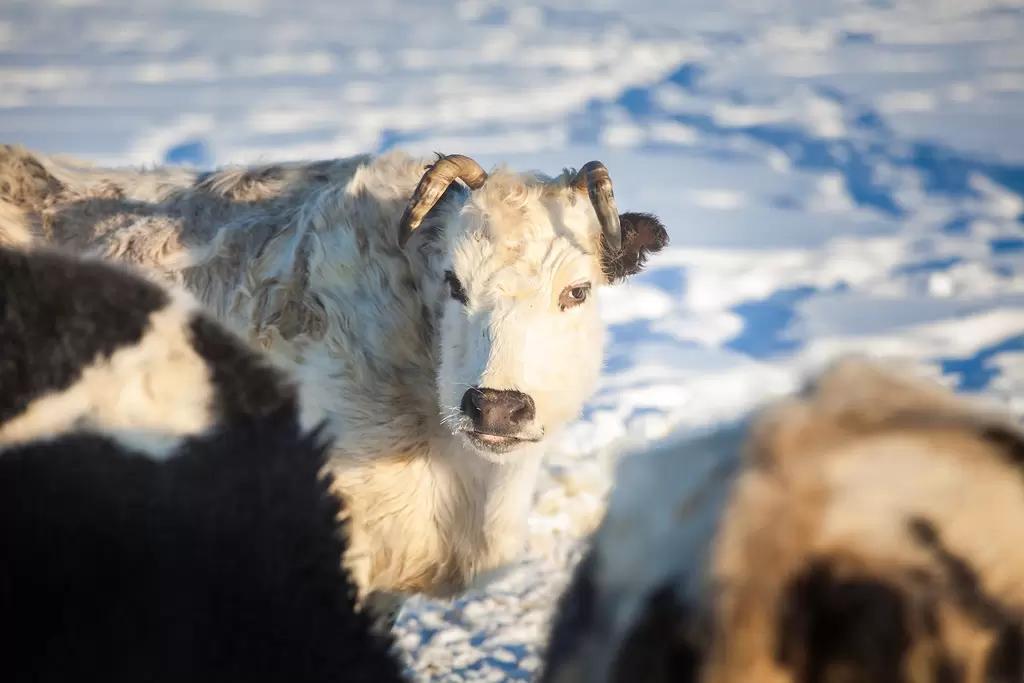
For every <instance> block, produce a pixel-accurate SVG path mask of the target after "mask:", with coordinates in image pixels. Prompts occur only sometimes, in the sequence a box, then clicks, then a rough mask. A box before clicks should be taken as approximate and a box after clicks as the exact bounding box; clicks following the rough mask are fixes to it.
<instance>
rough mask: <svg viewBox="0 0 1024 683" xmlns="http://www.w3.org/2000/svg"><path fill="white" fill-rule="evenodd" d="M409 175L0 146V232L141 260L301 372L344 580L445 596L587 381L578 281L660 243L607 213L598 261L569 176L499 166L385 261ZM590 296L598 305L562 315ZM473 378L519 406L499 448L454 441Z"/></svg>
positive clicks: (413, 166)
mask: <svg viewBox="0 0 1024 683" xmlns="http://www.w3.org/2000/svg"><path fill="white" fill-rule="evenodd" d="M427 166H428V163H427V162H425V161H424V160H422V159H413V158H410V157H408V156H406V155H404V154H401V153H398V152H395V153H390V154H387V155H384V156H380V157H376V158H370V157H355V158H351V159H342V160H335V161H324V162H312V163H301V164H287V165H271V166H262V167H252V168H240V169H227V170H222V171H217V172H215V173H210V174H204V175H202V176H195V175H191V176H189V175H185V176H177V177H172V176H171V175H169V174H168V173H167V172H163V171H157V172H148V173H143V172H135V173H131V172H125V171H108V170H105V169H90V168H86V167H82V166H74V165H70V164H68V163H67V162H60V161H57V160H54V159H46V158H42V157H34V156H32V155H30V154H28V153H26V152H24V151H21V150H17V149H11V148H6V149H3V150H0V241H4V240H6V241H8V242H12V243H15V242H16V243H22V244H24V243H26V242H27V243H28V244H29V245H30V246H31V245H40V244H45V245H56V246H63V247H68V248H72V249H75V250H78V251H83V252H88V253H92V254H96V255H99V256H103V257H105V258H113V259H118V260H122V261H127V262H131V263H133V264H136V265H138V266H141V267H143V268H145V269H147V270H148V271H149V272H150V273H152V274H153V275H154V276H157V277H162V278H165V279H167V280H170V281H173V282H177V283H181V284H183V285H185V286H186V287H187V288H188V289H189V290H191V291H192V292H193V293H194V294H195V295H196V296H197V297H198V298H199V299H200V300H201V301H202V303H203V304H205V305H206V306H207V307H208V308H209V309H210V310H211V311H213V312H214V313H215V315H216V316H217V317H218V318H219V319H220V320H222V321H224V322H225V323H227V324H228V325H229V326H231V327H232V328H234V329H235V330H236V331H238V332H240V333H241V334H242V335H243V336H244V337H246V338H247V339H248V340H249V341H250V342H251V343H252V344H254V345H255V346H257V347H259V348H264V349H269V350H270V351H271V352H272V354H273V356H274V357H275V358H276V360H277V361H278V362H279V363H281V364H282V365H284V366H285V367H287V368H289V369H291V370H292V371H294V373H295V374H297V375H298V376H299V377H300V378H301V380H302V381H301V390H302V392H303V399H304V400H303V407H304V409H305V410H307V413H306V414H305V415H304V422H305V424H313V423H316V422H317V421H319V420H322V419H325V420H326V421H327V424H328V429H329V431H330V433H331V435H332V436H333V438H334V447H333V449H332V450H331V464H330V469H331V472H332V474H333V476H334V478H335V481H336V485H337V488H338V490H339V491H341V492H342V494H343V495H344V496H345V497H346V498H347V507H348V509H349V510H350V512H351V515H352V520H353V524H352V534H353V535H352V550H351V552H350V555H349V558H348V560H349V564H350V566H351V567H352V569H353V571H354V572H355V575H356V577H357V579H358V582H359V585H360V586H361V587H362V588H364V589H365V590H367V591H413V592H416V591H422V592H428V593H432V594H435V595H451V594H453V593H455V592H457V591H459V590H461V589H462V588H463V587H465V586H466V584H467V583H468V582H469V581H470V580H472V579H473V578H474V577H475V576H477V575H479V574H481V573H483V572H487V571H488V570H491V569H495V568H497V567H500V566H501V565H503V564H504V563H506V562H508V561H510V560H513V559H515V558H516V557H517V555H518V553H519V552H520V550H521V548H522V543H523V540H524V536H525V522H526V515H527V511H528V508H529V505H530V502H531V499H532V495H533V489H534V485H535V480H536V475H537V471H538V469H539V466H540V458H541V455H542V453H543V450H544V444H545V442H546V441H547V439H548V438H549V437H550V435H551V434H552V433H554V432H556V431H557V430H558V429H559V428H560V427H562V426H563V425H564V424H565V423H566V422H568V421H569V420H571V419H572V418H573V417H574V416H575V415H576V414H577V413H578V411H579V410H580V408H581V407H582V404H583V402H584V400H585V399H586V397H587V396H588V395H589V394H590V393H591V391H592V389H593V387H594V385H595V383H596V380H597V377H598V374H599V370H600V365H601V357H602V347H603V337H604V330H603V327H602V324H601V322H600V318H599V316H598V310H597V305H596V303H597V302H596V294H597V290H598V289H599V288H600V287H601V286H603V285H605V284H608V283H609V282H611V281H617V280H619V279H621V278H623V277H625V276H628V275H629V274H631V273H635V272H637V271H638V270H639V269H640V268H641V267H642V265H643V262H644V259H645V257H646V255H647V254H648V253H650V252H654V251H657V250H659V249H660V248H661V247H662V246H664V244H665V241H666V237H665V231H664V228H663V227H662V226H661V224H660V223H658V221H657V220H656V219H654V218H653V217H651V216H647V215H641V214H624V215H623V216H622V225H623V230H624V235H623V237H624V240H623V243H624V245H625V246H624V248H623V251H622V252H617V253H614V254H611V253H607V251H606V250H604V249H603V246H602V239H601V230H600V227H599V225H598V221H597V216H596V214H595V212H594V210H593V207H592V206H591V204H590V201H589V199H588V198H587V197H586V195H585V194H580V193H579V192H576V191H574V190H572V189H571V188H570V187H569V179H570V178H571V177H572V173H571V172H570V171H566V172H565V173H563V174H562V175H560V176H559V177H557V178H547V177H543V176H540V175H537V174H521V173H513V172H510V171H508V170H506V169H497V170H495V171H494V172H492V173H491V175H490V177H489V178H488V179H487V181H486V182H485V183H484V184H483V186H482V187H480V188H479V189H478V190H474V191H469V190H468V189H467V188H465V187H462V186H459V185H458V184H456V185H452V186H451V187H449V189H448V191H447V192H445V193H444V196H443V197H442V199H441V200H440V201H439V202H438V204H437V205H436V206H435V207H434V209H433V210H432V211H431V212H430V213H429V214H428V215H427V216H426V218H425V219H424V221H423V223H422V226H421V227H420V228H419V230H417V231H416V232H415V233H414V234H413V235H412V237H411V239H410V240H409V242H408V243H407V244H406V246H405V248H404V249H403V248H401V247H400V246H399V243H398V224H399V219H400V217H401V215H402V212H403V210H404V208H405V206H406V204H407V202H408V201H409V198H410V196H411V195H412V192H413V189H414V188H415V186H416V185H417V183H418V181H419V179H420V177H421V176H422V175H423V173H424V170H425V168H427ZM5 187H6V188H8V189H7V190H6V191H5V190H4V188H5ZM5 205H6V206H7V207H8V209H7V210H6V211H5V210H3V209H2V207H4V206H5ZM9 215H10V216H14V217H15V219H13V220H11V219H7V218H6V217H7V216H9ZM446 273H451V276H450V277H449V278H448V283H456V284H457V286H455V285H453V284H446V280H445V274H446ZM588 284H589V285H591V286H592V288H593V290H594V294H595V296H591V297H590V299H588V300H586V301H584V302H583V303H581V304H580V305H576V306H573V307H571V308H566V307H564V306H561V305H560V304H559V302H560V300H561V299H562V297H563V295H564V293H565V292H566V291H568V290H570V289H572V288H573V287H576V286H585V285H588ZM476 386H479V387H485V388H489V389H497V390H516V391H520V392H522V393H524V394H527V395H529V396H530V398H531V399H532V400H533V402H534V406H535V411H534V416H533V419H532V420H530V421H529V422H528V423H526V424H523V425H521V432H520V433H519V434H518V435H517V436H518V437H520V438H521V440H520V441H518V442H517V445H518V447H516V448H514V449H511V450H509V451H508V452H503V451H498V450H496V449H491V448H487V447H484V445H481V444H480V443H478V442H475V441H473V440H472V439H471V438H470V437H469V436H468V434H467V433H468V431H469V430H470V429H471V422H470V420H469V418H468V417H467V416H466V415H465V414H463V413H462V411H461V409H460V405H461V399H462V396H463V394H464V393H465V392H466V391H467V389H469V388H470V387H476Z"/></svg>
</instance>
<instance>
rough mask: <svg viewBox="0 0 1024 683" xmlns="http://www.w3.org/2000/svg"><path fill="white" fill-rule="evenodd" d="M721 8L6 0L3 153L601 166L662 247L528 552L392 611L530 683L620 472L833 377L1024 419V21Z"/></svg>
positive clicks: (454, 663)
mask: <svg viewBox="0 0 1024 683" xmlns="http://www.w3.org/2000/svg"><path fill="white" fill-rule="evenodd" d="M724 4H726V3H723V2H721V1H720V0H693V1H691V2H679V3H669V2H663V1H662V0H631V1H630V2H621V3H617V2H588V3H579V5H575V4H574V3H569V2H562V1H560V0H541V1H540V2H534V3H530V4H518V3H516V4H515V6H514V7H513V3H503V2H483V1H477V0H464V1H462V2H448V1H445V0H431V1H426V2H424V1H420V2H413V1H412V0H402V1H401V2H398V1H392V2H387V1H379V0H378V1H374V2H360V3H350V2H340V1H339V2H334V1H326V0H325V1H323V2H306V3H301V4H300V3H293V2H288V1H287V0H231V1H230V2H225V3H221V4H220V6H219V8H218V9H212V8H211V6H212V3H207V2H205V1H203V2H199V1H198V0H179V1H177V2H173V3H172V2H167V3H156V2H152V1H151V0H133V1H132V2H110V1H108V0H103V1H102V2H93V1H92V0H62V1H60V2H57V3H53V2H49V1H46V2H44V1H42V0H5V2H4V3H3V4H2V5H0V138H2V140H3V141H6V142H19V143H22V144H25V145H27V146H29V147H32V148H36V149H38V150H42V151H49V152H67V153H74V154H78V155H82V156H86V157H89V158H93V159H95V160H97V161H100V162H105V163H156V162H180V163H192V164H196V165H200V166H209V165H214V164H221V163H228V162H244V161H253V160H258V159H264V160H271V159H282V158H299V157H330V156H337V155H345V154H350V153H355V152H362V151H373V150H381V149H386V148H389V147H394V146H402V147H406V148H410V149H412V150H418V151H432V150H442V151H445V152H462V153H468V154H472V155H474V156H476V157H477V158H478V159H480V160H481V161H482V162H484V164H485V166H486V165H490V164H493V163H497V162H498V161H507V162H508V163H509V164H510V165H511V166H513V167H515V168H540V169H542V170H545V171H548V172H552V173H553V172H557V171H559V170H560V169H561V168H562V167H563V166H579V165H581V164H582V163H583V162H585V161H587V160H589V159H591V158H600V159H602V160H603V161H605V163H606V164H607V165H608V167H609V168H610V169H611V172H612V177H613V179H614V180H615V183H616V191H617V197H618V201H619V206H620V207H622V208H623V209H634V210H646V211H653V212H655V213H658V214H659V215H660V216H662V218H663V219H664V220H665V222H666V223H667V224H668V226H669V228H670V232H671V235H672V240H673V245H672V247H671V248H670V249H669V250H668V251H667V252H665V253H663V254H662V255H660V256H659V257H658V258H656V259H654V260H652V262H651V267H650V269H649V270H648V271H647V272H646V273H645V274H644V275H643V276H641V277H639V278H636V279H635V280H634V281H633V282H632V283H631V284H628V285H624V286H622V287H621V288H619V289H616V290H613V291H608V292H607V296H605V298H604V301H603V302H602V305H603V310H604V311H605V312H606V317H607V320H608V323H609V324H610V326H611V340H612V341H611V344H610V347H609V349H608V353H607V372H606V376H605V379H604V381H603V384H602V386H601V389H600V391H599V392H598V394H597V395H596V396H595V397H594V399H593V400H592V401H591V402H590V403H589V405H588V407H587V409H586V411H585V414H584V416H583V418H582V419H581V420H580V421H579V422H578V423H577V424H575V425H573V426H572V428H571V429H569V430H568V431H567V433H566V434H565V435H564V438H562V439H561V440H560V442H559V443H558V444H557V448H556V452H555V453H553V454H552V457H551V459H550V460H549V464H548V467H547V469H546V471H545V473H544V477H543V480H542V482H541V486H540V489H539V493H538V501H537V506H536V511H535V514H534V515H533V518H532V537H531V551H530V554H529V556H528V557H527V558H525V559H524V561H523V563H522V565H521V566H518V567H516V568H514V569H513V570H512V572H511V573H510V574H509V575H508V576H506V577H505V578H503V579H502V580H500V581H498V582H496V583H494V584H492V585H490V586H488V587H487V588H486V589H484V590H483V591H481V592H476V593H472V594H471V595H469V596H468V597H466V598H464V599H462V600H458V601H456V602H454V603H451V604H447V603H437V602H430V601H417V602H416V603H415V604H414V605H412V606H411V608H409V609H407V611H406V613H405V615H404V616H403V618H402V621H401V623H400V643H401V645H402V647H403V648H404V649H405V650H406V651H407V652H408V653H410V656H411V661H412V662H413V664H412V666H413V667H414V669H415V670H416V672H417V673H418V674H419V675H420V676H421V677H422V678H424V679H434V680H446V681H447V680H461V679H465V680H505V679H512V680H527V679H529V678H530V675H531V673H530V672H532V671H534V670H535V669H536V667H537V665H538V661H539V660H538V650H537V648H538V644H539V643H540V642H541V641H542V639H543V635H544V632H545V628H546V626H545V624H546V619H547V616H548V613H549V610H550V608H551V606H552V604H553V602H554V599H555V597H556V596H557V595H558V593H559V591H560V590H561V586H562V583H563V582H564V580H565V578H566V572H567V567H568V566H569V564H570V563H571V561H572V559H573V557H574V553H575V552H576V549H577V541H576V539H578V538H579V537H581V536H582V535H584V534H585V533H586V532H587V531H588V530H589V529H590V528H591V527H592V526H593V525H594V524H595V523H596V522H597V521H598V519H599V517H600V513H601V509H602V504H603V503H602V500H603V495H604V493H605V492H606V491H607V489H608V487H609V486H610V483H611V477H612V474H613V472H614V464H615V462H616V459H617V457H618V456H619V455H620V454H622V453H624V452H626V451H629V450H633V449H635V448H639V447H642V446H643V445H644V444H648V443H650V442H653V441H656V440H659V439H662V438H664V437H665V435H666V434H668V433H670V432H673V431H676V430H686V429H692V428H695V427H699V426H702V425H707V424H711V423H714V422H716V421H720V420H723V419H728V418H731V417H734V416H736V415H737V414H739V413H740V412H742V411H745V410H747V409H749V408H750V407H752V406H754V405H756V404H757V403H758V402H760V401H762V400H764V399H765V398H766V397H768V396H771V395H774V394H777V393H779V392H782V391H786V390H788V389H790V388H792V387H793V386H794V384H795V382H796V381H797V378H798V377H799V375H800V374H801V373H803V372H806V371H807V370H808V369H810V368H814V367H817V366H818V365H820V364H821V363H822V362H824V361H825V360H826V359H828V358H830V357H832V356H833V355H834V354H836V353H838V352H841V351H846V350H858V351H865V352H880V353H886V354H895V355H899V356H904V357H907V358H909V359H912V360H915V361H920V362H922V363H925V364H927V365H929V366H930V367H932V368H933V369H934V372H935V373H936V375H937V376H938V375H941V376H943V377H944V378H945V380H946V381H948V382H950V383H951V384H952V385H954V386H956V387H958V388H959V389H961V390H963V391H968V392H982V393H985V394H989V395H991V396H994V397H996V398H997V399H999V400H1002V401H1003V402H1004V403H1006V404H1008V405H1010V406H1011V407H1012V408H1013V409H1014V410H1015V411H1016V412H1017V413H1018V414H1024V198H1022V197H1024V132H1022V128H1024V113H1022V112H1024V40H1022V38H1021V37H1022V36H1024V3H1022V2H1021V1H1020V0H1016V1H1008V2H997V1H991V2H989V1H983V0H930V1H927V2H926V1H925V0H874V1H872V2H863V3H861V2H852V1H841V0H820V1H815V0H806V1H805V2H799V1H797V0H792V1H788V2H787V1H785V0H764V1H763V2H760V3H742V5H743V6H744V7H743V8H736V9H728V10H726V9H722V5H724ZM737 4H740V3H737ZM755 4H756V8H753V9H751V7H750V6H752V5H755ZM208 5H211V6H208ZM679 475H680V476H681V477H683V476H686V473H685V471H681V472H680V473H679Z"/></svg>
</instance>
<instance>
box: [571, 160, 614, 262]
mask: <svg viewBox="0 0 1024 683" xmlns="http://www.w3.org/2000/svg"><path fill="white" fill-rule="evenodd" d="M572 186H573V188H574V189H576V190H577V191H579V192H583V191H586V193H587V194H588V195H590V203H591V204H593V205H594V211H595V212H596V213H597V220H598V222H600V223H601V231H602V232H603V233H604V240H605V242H606V243H607V244H608V248H609V249H611V250H612V251H619V250H620V249H622V229H621V227H620V226H619V210H618V209H617V208H616V207H615V192H614V191H613V190H612V179H611V177H610V176H609V175H608V169H607V168H605V165H604V164H602V163H601V162H600V161H588V162H587V163H585V164H583V168H581V169H580V170H579V171H577V172H576V175H575V177H573V179H572Z"/></svg>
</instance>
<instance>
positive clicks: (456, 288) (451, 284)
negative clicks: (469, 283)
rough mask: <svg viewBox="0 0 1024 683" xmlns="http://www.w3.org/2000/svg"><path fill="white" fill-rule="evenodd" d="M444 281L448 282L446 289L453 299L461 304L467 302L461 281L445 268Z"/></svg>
mask: <svg viewBox="0 0 1024 683" xmlns="http://www.w3.org/2000/svg"><path fill="white" fill-rule="evenodd" d="M444 281H445V282H447V283H448V289H449V291H450V292H451V295H452V298H453V299H455V300H456V301H458V302H459V303H460V304H462V305H463V306H465V305H466V304H467V303H469V299H467V298H466V290H464V289H463V288H462V283H461V282H459V278H457V277H455V273H453V272H452V271H450V270H446V271H445V272H444Z"/></svg>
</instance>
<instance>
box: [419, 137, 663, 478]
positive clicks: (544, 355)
mask: <svg viewBox="0 0 1024 683" xmlns="http://www.w3.org/2000/svg"><path fill="white" fill-rule="evenodd" d="M456 181H461V182H462V183H464V184H465V186H466V187H468V196H467V197H465V198H464V199H465V201H464V202H462V203H461V204H460V205H459V208H458V209H457V210H456V211H454V212H453V213H452V214H450V217H449V218H448V219H447V220H445V221H444V223H443V229H442V230H439V231H438V237H437V239H439V240H441V241H442V244H443V247H442V250H441V251H442V254H443V256H442V258H443V264H442V268H441V272H443V273H444V280H445V285H446V286H445V287H443V288H442V290H441V292H442V293H441V295H440V296H442V297H443V298H444V303H443V305H442V306H440V309H439V310H440V313H439V326H438V329H439V335H440V364H439V369H438V394H439V395H438V402H439V406H440V408H441V412H442V417H443V419H444V422H445V424H446V425H448V426H449V428H450V429H451V430H452V432H453V433H457V434H461V435H462V436H463V438H465V440H466V442H467V443H468V444H469V445H470V446H472V448H473V449H475V450H476V451H478V452H479V453H480V454H482V455H484V456H485V457H488V458H489V459H492V460H497V461H501V460H503V458H504V457H505V456H503V455H502V454H506V453H511V452H513V451H515V450H516V449H518V448H521V447H524V446H526V445H528V444H530V443H536V442H539V441H541V440H542V439H543V438H544V437H545V435H547V434H549V433H551V432H552V431H553V430H555V429H557V428H558V427H560V426H562V425H564V424H565V423H566V422H568V421H569V420H571V419H572V418H573V417H574V416H575V415H576V414H577V413H578V412H579V410H580V409H581V408H582V406H583V403H584V401H585V400H586V398H587V397H588V396H589V395H590V393H591V392H592V391H593V389H594V386H595V384H596V381H597V378H598V375H599V372H600V368H601V362H602V353H603V346H604V326H603V324H602V322H601V318H600V316H599V313H598V307H597V298H598V296H599V291H600V289H601V288H602V287H605V286H607V285H610V284H613V283H616V282H619V281H621V280H623V279H624V278H626V277H628V276H630V275H632V274H634V273H637V272H639V271H640V270H641V269H642V267H643V265H644V261H645V259H646V257H647V254H648V253H650V252H656V251H658V250H660V249H661V248H662V247H663V246H664V245H665V244H666V242H667V234H666V232H665V229H664V227H663V226H662V225H661V223H660V222H659V221H658V219H656V218H655V217H654V216H651V215H649V214H642V213H624V214H619V213H618V210H617V209H616V206H615V200H614V195H613V192H612V183H611V179H610V177H609V174H608V170H607V169H606V168H605V166H604V165H603V164H601V163H600V162H597V161H592V162H590V163H588V164H586V165H584V166H583V168H581V169H580V170H579V171H571V170H567V171H565V172H564V173H562V174H561V175H560V176H558V177H557V178H547V177H544V176H541V175H539V174H521V173H513V172H510V171H507V170H503V169H499V170H497V171H495V172H494V173H493V174H491V175H490V176H488V174H487V173H485V172H484V170H483V169H482V168H481V167H480V166H479V165H478V164H477V163H476V162H475V161H473V160H472V159H470V158H468V157H464V156H458V155H454V156H448V157H442V158H440V159H439V160H438V161H437V162H436V163H435V164H434V165H433V166H431V167H430V168H429V169H428V170H427V171H426V173H425V174H424V176H423V178H422V179H421V180H420V183H419V185H418V186H417V188H416V191H415V193H414V194H413V197H412V199H411V200H410V203H409V205H408V206H407V208H406V211H405V215H404V216H403V218H402V222H401V227H400V231H401V232H400V241H401V243H402V244H403V245H404V244H405V243H406V242H407V241H408V239H409V237H410V236H411V235H412V234H413V232H414V231H415V230H416V229H417V228H419V226H420V224H421V223H422V222H423V220H424V218H425V217H426V216H427V213H428V212H429V211H430V210H431V208H432V207H434V206H435V205H436V204H437V203H438V201H439V200H440V199H441V198H442V196H444V195H445V193H446V192H447V191H448V190H449V189H450V188H453V187H457V185H454V184H455V183H456Z"/></svg>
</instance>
